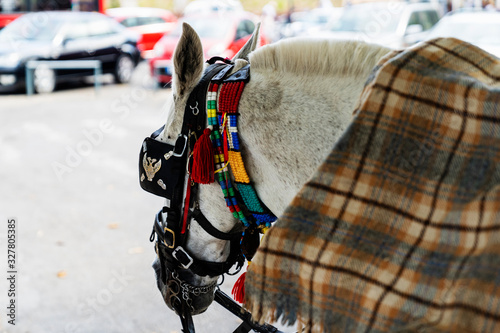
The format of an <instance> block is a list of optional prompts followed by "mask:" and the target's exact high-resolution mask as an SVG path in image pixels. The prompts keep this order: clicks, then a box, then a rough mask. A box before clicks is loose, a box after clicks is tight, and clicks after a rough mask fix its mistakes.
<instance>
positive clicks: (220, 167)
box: [207, 81, 277, 228]
mask: <svg viewBox="0 0 500 333" xmlns="http://www.w3.org/2000/svg"><path fill="white" fill-rule="evenodd" d="M219 87H220V93H219V105H218V107H217V91H218V90H219ZM244 87H245V83H244V82H242V81H239V82H226V83H222V85H221V86H219V84H217V83H214V82H212V83H210V86H209V89H208V93H207V117H208V125H209V128H213V130H212V132H211V134H210V139H211V140H212V144H213V147H214V150H215V152H214V162H215V170H216V171H215V172H216V174H215V180H216V181H218V182H219V184H220V186H221V189H222V193H223V194H224V198H225V200H226V205H227V206H228V208H229V210H230V211H231V213H232V214H233V216H234V217H235V218H238V219H239V220H240V221H241V222H242V223H243V224H244V225H245V227H249V226H251V225H252V224H253V225H255V226H257V227H260V228H263V227H270V226H271V223H272V222H274V221H276V219H277V218H276V216H275V215H274V214H273V213H271V212H270V211H269V209H267V207H266V206H265V205H264V204H263V203H262V201H261V200H260V199H259V197H258V196H257V192H256V191H255V188H254V186H253V185H252V184H251V181H250V177H249V176H248V174H247V172H246V169H245V165H244V163H243V158H242V156H241V150H240V149H241V147H240V140H239V136H238V115H239V114H238V103H239V100H240V97H241V94H242V92H243V89H244ZM229 170H231V171H232V174H233V178H234V184H233V181H232V180H231V177H230V174H229ZM239 198H241V199H240V200H239ZM243 205H244V206H245V207H246V210H247V211H248V212H249V214H250V216H245V214H244V213H243V211H242V209H241V207H243Z"/></svg>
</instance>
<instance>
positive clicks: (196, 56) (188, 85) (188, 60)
mask: <svg viewBox="0 0 500 333" xmlns="http://www.w3.org/2000/svg"><path fill="white" fill-rule="evenodd" d="M173 63H174V75H173V77H172V83H173V87H175V90H176V93H177V95H178V96H179V97H180V96H182V95H184V94H185V93H187V92H189V91H191V90H192V89H193V88H194V87H195V86H196V84H197V83H198V81H200V79H201V76H202V74H203V47H202V45H201V40H200V37H199V36H198V34H197V33H196V31H194V29H193V28H192V27H191V26H190V25H189V24H187V23H183V24H182V36H181V38H180V40H179V42H178V43H177V46H176V47H175V51H174V57H173Z"/></svg>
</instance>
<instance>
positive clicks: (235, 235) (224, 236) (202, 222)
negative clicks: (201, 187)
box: [191, 208, 241, 241]
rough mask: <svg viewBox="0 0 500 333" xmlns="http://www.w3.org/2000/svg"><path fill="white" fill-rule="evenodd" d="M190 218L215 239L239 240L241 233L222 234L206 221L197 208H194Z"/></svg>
mask: <svg viewBox="0 0 500 333" xmlns="http://www.w3.org/2000/svg"><path fill="white" fill-rule="evenodd" d="M191 217H192V218H194V219H195V220H196V222H198V224H199V225H200V226H201V227H202V228H203V230H205V231H206V232H208V233H209V234H210V235H212V236H213V237H215V238H218V239H222V240H227V241H230V240H234V239H235V238H241V231H239V232H229V233H226V232H222V231H220V230H219V229H217V228H215V227H214V226H213V225H212V223H210V221H208V220H207V218H206V217H205V215H203V213H202V212H201V210H200V209H199V208H195V209H194V211H193V212H192V213H191Z"/></svg>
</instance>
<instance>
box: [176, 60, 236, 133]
mask: <svg viewBox="0 0 500 333" xmlns="http://www.w3.org/2000/svg"><path fill="white" fill-rule="evenodd" d="M225 66H228V65H226V64H221V63H215V64H212V65H210V66H208V67H207V69H206V70H205V73H204V74H203V77H202V78H201V80H200V82H198V84H197V85H196V87H195V88H194V89H193V91H192V92H191V94H190V95H189V97H188V101H187V103H186V108H185V110H184V120H183V123H182V130H181V134H184V135H189V133H190V131H194V132H195V133H196V136H197V137H198V138H199V137H200V136H201V134H202V133H203V130H204V129H205V124H206V121H207V105H206V104H207V103H206V99H207V90H208V85H209V84H210V80H211V79H212V77H213V76H214V75H215V74H216V73H218V72H219V71H220V70H221V69H222V68H223V67H225Z"/></svg>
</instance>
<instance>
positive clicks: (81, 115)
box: [0, 0, 500, 333]
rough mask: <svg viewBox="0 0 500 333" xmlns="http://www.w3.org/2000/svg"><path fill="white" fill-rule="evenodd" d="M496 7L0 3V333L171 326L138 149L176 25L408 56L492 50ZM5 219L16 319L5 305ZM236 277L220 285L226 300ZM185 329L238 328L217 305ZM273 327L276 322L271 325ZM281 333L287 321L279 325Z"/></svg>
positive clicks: (209, 35)
mask: <svg viewBox="0 0 500 333" xmlns="http://www.w3.org/2000/svg"><path fill="white" fill-rule="evenodd" d="M499 8H500V0H432V1H420V2H419V1H409V2H407V1H396V2H385V1H360V0H331V1H330V0H321V1H320V0H271V1H269V0H248V1H241V2H240V1H237V0H225V1H224V0H194V1H188V0H0V29H1V30H0V183H1V185H0V189H1V190H0V221H1V223H0V244H1V247H0V249H1V250H0V251H1V252H2V254H1V255H0V268H2V272H3V273H2V274H4V275H5V276H1V277H0V308H1V309H3V310H1V311H0V332H33V333H39V332H68V333H69V332H140V333H142V332H144V333H145V332H150V333H151V332H168V333H174V332H177V333H180V332H181V325H180V322H179V319H178V318H177V316H176V315H175V314H174V313H173V312H172V311H170V310H169V309H167V307H166V306H165V305H164V303H163V300H162V298H161V296H160V293H159V292H158V291H157V289H156V284H155V279H154V273H153V270H152V268H151V266H150V265H151V262H152V261H153V259H154V257H155V253H154V251H153V245H152V244H151V243H150V242H149V235H150V233H151V228H152V224H153V219H154V214H155V213H156V212H157V210H159V209H160V207H161V206H162V204H163V201H162V199H161V198H159V197H155V196H152V195H150V194H148V193H146V192H144V191H142V190H141V189H140V187H139V180H138V169H137V165H138V162H139V161H138V154H139V149H140V146H141V143H142V140H143V139H144V137H146V136H148V135H150V134H151V133H152V132H153V131H154V130H156V129H157V128H158V127H160V126H161V125H162V124H163V123H164V122H165V120H166V118H167V115H168V105H169V103H170V99H171V92H170V82H171V73H172V72H171V57H172V53H173V50H174V48H175V45H176V43H177V41H178V39H179V36H180V33H181V26H182V22H188V23H189V24H191V25H192V26H193V27H194V29H195V30H196V31H197V32H198V34H199V35H200V38H201V40H202V43H203V48H204V53H205V57H206V58H210V57H212V56H215V55H218V56H223V57H232V56H234V54H235V53H236V52H237V51H238V50H239V49H240V48H241V46H242V45H243V44H244V43H245V42H246V41H247V40H248V38H249V37H250V34H251V33H252V31H253V29H254V27H255V24H256V23H257V22H261V23H262V29H261V40H260V42H261V44H269V43H275V42H277V41H279V40H281V39H285V38H292V37H302V38H333V39H355V40H360V41H366V42H369V43H380V44H383V45H385V46H388V47H391V48H395V49H397V48H405V47H408V46H411V45H413V44H415V43H418V42H421V41H424V40H426V39H430V38H435V37H456V38H459V39H462V40H465V41H467V42H470V43H473V44H475V45H477V46H479V47H481V48H483V49H484V50H486V51H487V52H490V53H492V54H494V55H496V56H500V12H499ZM12 220H15V221H16V239H17V243H16V248H15V251H16V258H15V269H16V272H17V273H16V279H15V280H16V284H15V286H16V287H15V291H16V295H15V299H16V321H15V324H16V325H11V324H9V323H8V321H9V320H10V319H11V318H10V317H9V316H7V314H8V310H7V306H8V304H9V302H10V299H11V298H12V297H11V296H8V292H7V291H8V290H9V288H10V282H9V281H8V280H7V277H9V275H8V273H7V271H8V257H7V250H8V243H7V234H8V221H12ZM236 278H237V277H228V278H226V282H225V283H224V284H223V286H222V289H223V290H224V291H226V293H229V292H230V290H231V288H232V284H233V282H234V281H235V279H236ZM194 321H195V325H196V327H197V331H198V332H201V333H203V332H222V333H224V332H232V331H233V330H234V329H235V328H236V327H237V326H238V325H239V321H238V320H237V319H236V318H235V317H233V316H232V315H230V314H229V313H228V312H227V311H226V310H224V309H223V308H221V307H220V306H218V305H217V304H215V303H214V305H212V306H211V307H210V308H209V310H208V311H207V312H206V313H204V314H201V315H199V316H196V317H195V318H194ZM280 327H281V326H280ZM281 328H282V329H284V330H285V331H288V332H293V331H294V330H293V328H283V327H281Z"/></svg>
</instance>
